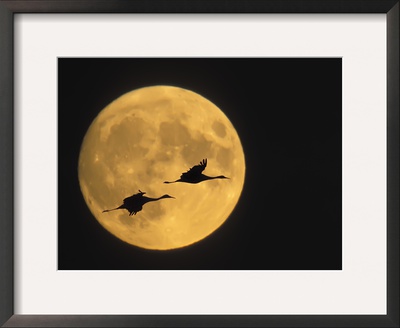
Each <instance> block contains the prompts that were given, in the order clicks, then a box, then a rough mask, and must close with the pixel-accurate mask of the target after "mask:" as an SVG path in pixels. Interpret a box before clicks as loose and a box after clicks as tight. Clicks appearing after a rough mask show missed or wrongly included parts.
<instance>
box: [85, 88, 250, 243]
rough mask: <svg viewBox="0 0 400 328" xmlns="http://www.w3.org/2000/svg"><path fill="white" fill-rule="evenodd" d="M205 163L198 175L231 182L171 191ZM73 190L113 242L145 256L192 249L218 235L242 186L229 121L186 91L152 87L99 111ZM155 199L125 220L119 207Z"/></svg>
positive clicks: (239, 154)
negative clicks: (137, 197)
mask: <svg viewBox="0 0 400 328" xmlns="http://www.w3.org/2000/svg"><path fill="white" fill-rule="evenodd" d="M205 158H207V166H206V168H205V170H204V171H203V174H205V175H208V176H218V175H224V176H226V177H228V178H229V179H215V180H208V181H202V182H200V183H198V184H189V183H182V182H178V183H173V184H165V183H164V181H166V180H168V181H171V180H177V179H179V177H180V175H181V174H182V173H184V172H186V171H187V170H189V169H190V168H191V167H192V166H194V165H197V164H199V163H200V161H202V160H203V159H205ZM78 176H79V184H80V188H81V191H82V194H83V197H84V199H85V201H86V204H87V205H88V207H89V209H90V211H91V213H92V214H93V215H94V217H95V218H96V219H97V220H98V222H99V223H100V224H101V225H102V226H103V227H104V228H105V229H107V230H108V231H109V232H110V233H112V234H113V235H115V236H116V237H118V238H119V239H121V240H123V241H125V242H127V243H129V244H132V245H135V246H138V247H142V248H146V249H154V250H168V249H175V248H180V247H184V246H187V245H191V244H193V243H195V242H197V241H199V240H202V239H203V238H205V237H207V236H208V235H210V234H211V233H212V232H213V231H215V230H216V229H218V228H219V227H220V226H221V225H222V224H223V223H224V222H225V221H226V219H227V218H228V217H229V215H230V214H231V213H232V211H233V209H234V208H235V206H236V204H237V202H238V200H239V197H240V194H241V191H242V189H243V184H244V179H245V158H244V153H243V148H242V145H241V142H240V139H239V136H238V134H237V132H236V130H235V128H234V126H233V125H232V123H231V122H230V121H229V119H228V118H227V116H226V115H225V114H224V113H223V112H222V111H221V110H220V109H219V108H218V107H217V106H216V105H214V104H213V103H212V102H211V101H209V100H207V99H206V98H204V97H203V96H201V95H199V94H197V93H195V92H192V91H190V90H186V89H182V88H178V87H173V86H150V87H145V88H141V89H137V90H133V91H131V92H128V93H126V94H124V95H122V96H121V97H119V98H117V99H116V100H114V101H113V102H112V103H110V104H109V105H108V106H107V107H105V108H104V109H103V110H102V111H101V112H100V113H99V114H98V115H97V117H96V118H95V119H94V121H93V122H92V124H91V125H90V127H89V129H88V130H87V132H86V135H85V137H84V139H83V142H82V146H81V150H80V155H79V163H78ZM139 189H140V190H141V191H143V192H146V196H148V197H153V198H157V197H160V196H162V195H164V194H168V195H171V196H173V197H175V198H174V199H172V198H166V199H161V200H159V201H154V202H150V203H147V204H145V205H144V206H143V208H142V210H141V211H139V212H138V213H137V214H135V215H132V216H130V215H129V212H128V211H127V210H125V209H119V210H115V211H112V212H107V213H103V210H105V209H111V208H115V207H118V206H119V205H121V204H122V202H123V199H124V198H126V197H129V196H131V195H133V194H135V193H138V190H139Z"/></svg>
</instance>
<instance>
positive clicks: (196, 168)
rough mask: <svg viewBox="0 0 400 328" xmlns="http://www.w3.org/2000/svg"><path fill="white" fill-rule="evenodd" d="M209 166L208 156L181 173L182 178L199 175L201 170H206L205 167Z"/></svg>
mask: <svg viewBox="0 0 400 328" xmlns="http://www.w3.org/2000/svg"><path fill="white" fill-rule="evenodd" d="M206 166H207V158H206V159H203V160H202V161H201V162H200V164H198V165H195V166H193V167H192V168H190V169H189V170H188V171H187V172H185V173H182V175H181V179H182V178H185V177H186V178H188V177H192V176H197V175H199V174H200V173H201V172H203V171H204V169H205V168H206Z"/></svg>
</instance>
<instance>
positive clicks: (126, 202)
mask: <svg viewBox="0 0 400 328" xmlns="http://www.w3.org/2000/svg"><path fill="white" fill-rule="evenodd" d="M144 194H145V192H143V191H141V190H139V192H138V193H136V194H133V195H132V196H129V197H126V198H125V199H124V205H126V204H130V203H132V201H134V200H136V199H139V198H142V197H143V195H144Z"/></svg>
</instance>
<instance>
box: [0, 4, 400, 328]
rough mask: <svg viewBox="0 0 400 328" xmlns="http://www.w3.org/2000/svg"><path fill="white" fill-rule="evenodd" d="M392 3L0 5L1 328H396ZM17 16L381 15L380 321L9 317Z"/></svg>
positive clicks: (395, 30) (395, 34) (395, 21)
mask: <svg viewBox="0 0 400 328" xmlns="http://www.w3.org/2000/svg"><path fill="white" fill-rule="evenodd" d="M399 8H400V5H399V0H347V1H344V0H228V1H227V0H135V1H127V0H114V1H98V0H94V1H88V0H83V1H79V0H78V1H73V0H72V1H51V0H43V1H40V0H39V1H29V0H26V1H25V0H23V1H0V181H1V183H0V324H1V325H2V326H3V327H11V326H12V327H155V326H157V327H399V150H400V147H399V40H400V37H399V11H400V10H399ZM16 13H270V14H274V13H293V14H298V13H338V14H346V13H383V14H386V16H387V314H386V315H124V316H118V315H15V314H14V305H13V304H14V268H13V264H14V233H13V219H14V217H13V215H14V202H13V199H14V197H13V193H14V160H13V156H14V145H13V144H14V127H13V125H14V113H13V96H14V94H13V72H14V67H13V62H14V61H13V37H14V34H13V22H14V14H16Z"/></svg>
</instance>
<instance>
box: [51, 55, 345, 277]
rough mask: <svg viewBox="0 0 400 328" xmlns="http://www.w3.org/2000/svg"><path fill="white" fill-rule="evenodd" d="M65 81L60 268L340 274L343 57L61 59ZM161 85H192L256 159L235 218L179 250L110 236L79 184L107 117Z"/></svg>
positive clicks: (249, 164)
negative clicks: (97, 124)
mask: <svg viewBox="0 0 400 328" xmlns="http://www.w3.org/2000/svg"><path fill="white" fill-rule="evenodd" d="M58 81H59V85H58V161H59V164H58V174H59V176H58V256H59V258H58V268H59V269H60V270H141V269H146V270H153V269H154V270H158V269H173V270H186V269H190V270H203V269H206V270H340V269H341V267H342V203H341V199H342V193H341V190H342V168H341V167H342V129H341V122H342V61H341V59H339V58H330V59H322V58H302V59H300V58H299V59H295V58H290V59H289V58H281V59H278V58H235V59H233V58H230V59H228V58H190V59H189V58H186V59H184V58H175V59H173V58H169V59H166V58H165V59H163V58H118V59H110V58H97V59H93V58H87V59H79V58H63V59H59V61H58ZM151 85H173V86H178V87H182V88H185V89H189V90H192V91H194V92H196V93H199V94H200V95H202V96H204V97H205V98H207V99H209V100H210V101H212V102H213V103H214V104H216V105H217V106H218V107H219V108H220V109H222V110H223V111H224V113H225V114H226V115H227V116H228V118H229V119H230V120H231V122H232V124H233V125H234V126H235V128H236V130H237V132H238V134H239V136H240V138H241V141H242V145H243V149H244V153H245V159H246V177H245V185H244V189H243V192H242V196H241V198H240V200H239V202H238V204H237V206H236V208H235V210H234V211H233V213H232V214H231V216H230V217H229V219H228V220H227V221H226V222H225V223H224V224H223V225H222V226H221V227H220V228H219V229H218V230H217V231H215V232H214V233H213V234H211V235H210V236H208V237H207V238H205V239H204V240H202V241H200V242H198V243H195V244H193V245H191V246H189V247H185V248H181V249H177V250H171V251H150V250H144V249H140V248H138V247H135V246H132V245H129V244H127V243H125V242H123V241H120V240H119V239H117V238H116V237H114V236H113V235H111V234H110V233H109V232H108V231H106V230H105V229H104V228H103V227H102V226H101V225H100V224H99V223H98V222H97V221H96V219H95V218H94V217H93V216H92V214H91V212H90V211H89V209H88V207H87V206H86V203H85V201H84V199H83V197H82V194H81V192H80V188H79V182H78V176H77V166H78V156H79V151H80V146H81V142H82V140H83V137H84V135H85V133H86V130H87V128H88V127H89V125H90V124H91V122H92V120H93V119H94V118H95V117H96V115H97V114H98V112H99V111H101V110H102V109H103V108H104V107H105V106H106V105H108V104H109V103H110V102H111V101H113V100H114V99H116V98H117V97H119V96H121V95H122V94H124V93H126V92H129V91H132V90H133V89H137V88H140V87H145V86H151ZM199 160H200V159H199Z"/></svg>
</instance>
